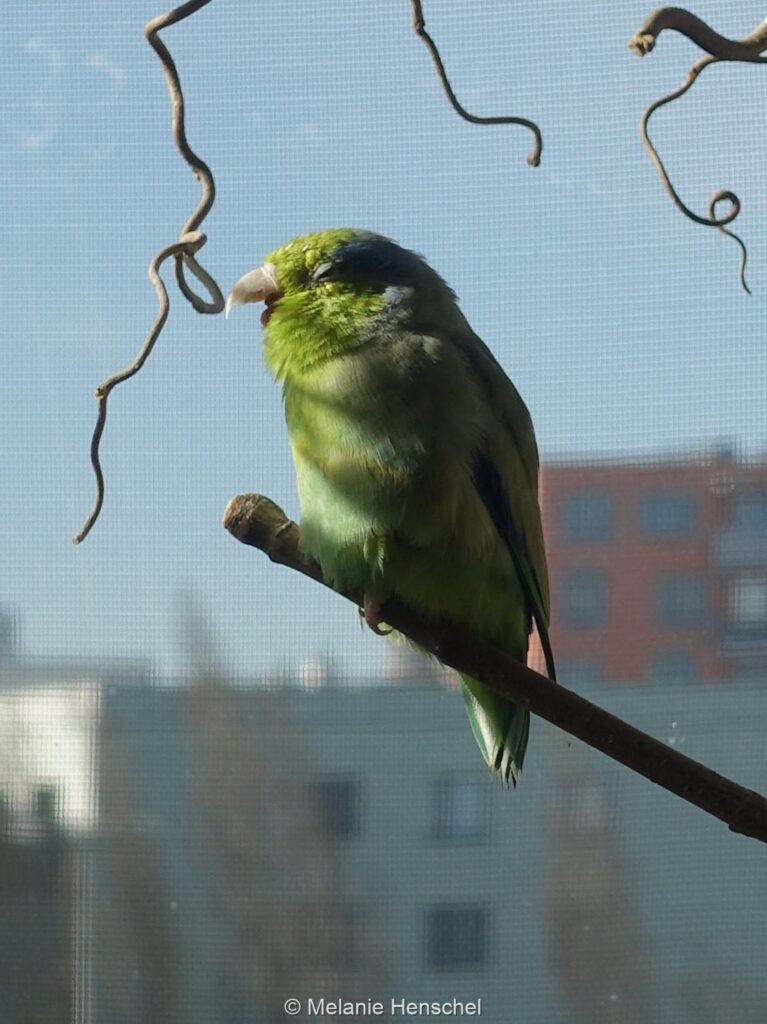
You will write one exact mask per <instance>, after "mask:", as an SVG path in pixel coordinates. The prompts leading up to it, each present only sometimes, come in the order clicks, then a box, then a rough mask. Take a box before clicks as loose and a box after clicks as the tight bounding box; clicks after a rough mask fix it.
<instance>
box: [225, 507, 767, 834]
mask: <svg viewBox="0 0 767 1024" xmlns="http://www.w3.org/2000/svg"><path fill="white" fill-rule="evenodd" d="M224 526H225V527H226V529H227V530H228V531H229V532H230V533H231V534H232V536H233V537H235V538H236V539H237V540H239V541H241V542H242V543H243V544H248V545H250V546H252V547H257V548H260V549H261V550H262V551H264V552H265V553H266V554H267V555H268V556H269V558H271V560H272V561H273V562H276V563H278V564H279V565H285V566H287V567H288V568H290V569H295V570H296V571H298V572H301V573H303V574H304V575H305V576H308V577H309V578H310V579H313V580H316V581H317V582H318V583H322V584H323V585H324V586H328V587H329V584H328V583H326V582H325V581H324V580H323V578H322V573H321V571H320V567H319V565H318V564H317V563H316V562H314V561H310V560H308V559H307V558H305V557H304V556H303V555H302V554H301V552H300V551H299V531H298V526H297V525H296V524H295V523H294V522H291V520H289V519H287V518H286V516H285V513H284V512H283V511H282V509H280V508H278V506H277V505H275V504H274V502H273V501H271V500H270V499H269V498H266V497H264V496H262V495H259V494H241V495H239V496H238V497H236V498H232V500H231V501H230V502H229V504H228V506H227V508H226V511H225V512H224ZM330 589H331V590H336V588H334V587H330ZM336 593H339V594H341V595H342V596H343V597H346V598H347V599H348V600H350V601H353V602H354V603H355V604H357V605H361V604H362V595H361V594H358V593H354V592H353V591H346V590H340V589H338V590H336ZM382 612H383V614H384V616H385V619H386V622H387V623H388V624H389V625H391V626H392V627H393V628H395V629H397V630H398V631H400V632H401V633H403V634H405V636H408V637H409V638H410V639H411V640H414V641H415V642H416V643H417V644H418V645H419V646H420V647H422V648H424V650H426V651H429V652H430V653H432V654H434V655H435V656H436V657H437V658H439V660H440V661H441V662H443V664H445V665H449V666H450V667H451V668H454V669H456V670H457V671H459V672H465V673H467V674H468V675H471V676H473V677H475V678H477V679H480V680H481V681H482V682H483V683H485V684H486V685H487V686H489V687H490V688H491V689H493V690H495V691H496V693H500V694H501V695H502V696H503V697H506V698H508V699H509V700H514V701H517V702H518V703H521V704H524V705H525V706H526V707H528V708H529V709H530V711H532V712H533V713H534V714H536V715H539V716H540V717H541V718H545V719H546V720H547V721H549V722H552V723H553V724H554V725H556V726H558V727H559V728H560V729H564V730H565V731H566V732H568V733H570V734H571V735H572V736H576V737H577V738H578V739H580V740H583V742H584V743H587V744H588V745H589V746H592V747H595V748H596V749H597V750H601V751H602V753H603V754H606V755H607V756H608V757H612V758H613V759H614V760H616V761H619V762H620V763H621V764H624V765H626V767H628V768H631V769H632V770H633V771H635V772H638V773H639V774H640V775H643V776H644V777H645V778H647V779H649V780H650V781H651V782H654V783H656V784H657V785H659V786H662V787H663V788H664V789H667V790H669V792H671V793H674V794H676V795H677V796H680V797H682V799H684V800H687V801H688V802H689V803H691V804H694V805H695V806H696V807H699V808H701V810H704V811H706V812H707V813H708V814H712V815H714V816H715V817H717V818H719V819H720V820H721V821H723V822H725V823H726V824H727V825H729V827H730V829H731V830H732V831H733V832H739V833H741V834H742V835H746V836H750V837H751V838H753V839H759V840H761V842H763V843H767V800H765V798H764V797H762V796H760V795H759V794H758V793H755V792H753V791H752V790H749V789H745V788H744V787H742V786H739V785H737V783H735V782H731V781H730V780H729V779H726V778H724V777H723V776H721V775H718V774H717V773H716V772H714V771H711V769H710V768H706V767H705V766H704V765H702V764H699V763H698V762H697V761H693V760H692V759H691V758H689V757H685V756H684V754H680V753H679V751H678V750H673V749H671V748H670V747H667V746H666V745H665V744H663V743H660V742H659V741H658V740H656V739H653V738H652V737H651V736H648V735H647V734H646V733H643V732H640V731H639V730H638V729H635V728H634V727H633V726H631V725H628V724H627V723H626V722H623V721H622V720H621V719H619V718H616V717H615V716H614V715H611V714H609V713H608V712H606V711H603V710H602V709H601V708H599V707H597V706H596V705H595V704H591V703H590V702H589V701H587V700H584V698H583V697H579V696H578V695H577V694H575V693H573V692H572V691H570V690H567V689H565V688H564V687H563V686H559V685H558V684H556V683H552V682H551V681H550V680H549V679H547V678H546V677H545V676H542V675H539V673H537V672H533V671H532V670H531V669H529V668H527V667H526V666H524V665H521V664H519V663H518V662H516V661H514V659H513V658H511V657H510V656H509V655H508V654H506V653H505V652H503V651H500V650H498V648H495V647H493V646H491V645H490V644H487V643H484V642H483V641H481V640H480V639H479V638H478V637H476V636H474V635H472V634H471V633H469V632H468V631H467V630H465V629H463V628H461V627H458V626H456V625H454V624H452V623H443V622H435V621H429V620H427V619H425V618H423V617H422V616H421V615H419V614H418V613H417V612H414V611H413V610H412V609H410V608H408V607H406V606H405V605H402V604H400V603H399V602H396V601H387V602H386V603H385V604H384V606H383V609H382Z"/></svg>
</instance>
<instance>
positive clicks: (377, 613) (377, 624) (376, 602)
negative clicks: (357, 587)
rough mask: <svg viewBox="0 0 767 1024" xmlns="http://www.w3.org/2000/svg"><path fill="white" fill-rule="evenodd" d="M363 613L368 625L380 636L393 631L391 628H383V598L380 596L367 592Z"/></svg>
mask: <svg viewBox="0 0 767 1024" xmlns="http://www.w3.org/2000/svg"><path fill="white" fill-rule="evenodd" d="M361 612H362V615H363V616H364V618H365V622H367V624H368V626H370V628H371V629H372V630H373V632H374V633H375V634H377V635H378V636H388V634H389V633H391V628H389V627H387V628H386V629H381V599H380V598H378V597H368V595H367V594H365V597H364V600H363V605H362V608H361Z"/></svg>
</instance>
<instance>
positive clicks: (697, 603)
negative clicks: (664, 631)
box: [655, 573, 707, 626]
mask: <svg viewBox="0 0 767 1024" xmlns="http://www.w3.org/2000/svg"><path fill="white" fill-rule="evenodd" d="M655 611H656V615H657V619H658V621H659V622H660V623H661V624H662V625H664V626H702V625H703V624H704V623H705V621H706V618H707V599H706V582H705V580H704V579H703V578H702V577H701V576H697V575H694V574H690V573H680V574H678V575H674V576H670V575H669V576H664V577H662V578H661V579H660V580H658V583H657V585H656V589H655Z"/></svg>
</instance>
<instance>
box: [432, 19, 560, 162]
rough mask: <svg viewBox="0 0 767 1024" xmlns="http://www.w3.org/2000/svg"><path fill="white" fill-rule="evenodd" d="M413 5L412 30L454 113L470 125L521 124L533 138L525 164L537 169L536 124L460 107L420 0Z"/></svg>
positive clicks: (540, 143) (538, 138) (538, 143)
mask: <svg viewBox="0 0 767 1024" xmlns="http://www.w3.org/2000/svg"><path fill="white" fill-rule="evenodd" d="M412 5H413V28H414V29H415V31H416V35H418V36H420V38H421V39H423V41H424V43H426V46H427V47H428V49H429V53H430V54H431V57H432V60H433V61H434V65H435V67H436V69H437V73H438V75H439V78H440V81H441V82H442V88H443V89H444V90H445V94H446V96H447V98H448V99H449V100H450V103H451V104H452V106H453V109H454V110H455V111H456V113H458V114H460V116H461V117H462V118H463V119H464V121H469V122H470V123H471V124H521V125H522V127H523V128H529V129H530V131H531V132H532V133H533V136H534V138H535V141H534V144H533V149H532V152H531V153H530V154H529V156H528V158H527V162H528V163H529V164H531V165H532V166H533V167H537V166H538V164H539V163H540V162H541V150H542V148H543V139H542V138H541V130H540V128H539V127H538V125H537V124H534V123H533V122H532V121H527V120H526V119H525V118H524V117H506V116H502V117H478V116H477V115H476V114H470V113H469V112H468V110H466V109H465V107H463V106H461V104H460V103H459V102H458V97H457V96H456V95H455V93H454V92H453V87H452V86H451V84H450V80H449V79H448V77H447V72H446V71H445V65H444V64H443V63H442V57H441V56H440V52H439V50H438V49H437V44H436V43H435V42H434V40H433V39H432V38H431V36H430V35H429V33H428V32H427V31H426V23H425V21H424V17H423V8H422V5H421V0H412Z"/></svg>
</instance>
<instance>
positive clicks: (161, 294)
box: [72, 0, 224, 544]
mask: <svg viewBox="0 0 767 1024" xmlns="http://www.w3.org/2000/svg"><path fill="white" fill-rule="evenodd" d="M208 3H210V0H188V2H187V3H185V4H181V6H179V7H176V8H175V9H174V10H171V11H167V12H166V13H165V14H161V15H159V16H158V17H156V18H153V19H152V20H151V21H149V22H147V24H146V26H145V27H144V35H145V36H146V39H147V41H148V43H149V44H150V46H151V47H152V48H153V49H154V51H155V53H156V54H157V56H158V57H159V58H160V61H161V62H162V67H163V71H164V72H165V79H166V81H167V83H168V92H169V93H170V100H171V106H172V108H173V122H172V131H173V141H174V142H175V144H176V147H177V149H178V151H179V152H180V153H181V156H182V157H183V158H184V160H186V162H187V163H188V164H189V166H190V167H191V168H192V170H193V171H194V173H195V174H196V175H197V178H198V180H199V182H200V184H201V186H202V197H201V198H200V202H199V204H198V206H197V209H196V210H195V211H194V213H193V214H192V216H191V217H190V218H189V220H188V221H187V222H186V224H185V225H184V226H183V228H182V229H181V237H180V238H179V241H178V242H174V243H173V244H172V245H169V246H166V248H164V249H162V250H161V251H160V252H158V253H157V254H156V255H155V256H154V257H153V259H152V261H151V263H150V264H149V279H150V281H151V282H152V284H153V285H154V288H155V291H156V292H157V299H158V302H159V308H158V311H157V316H156V318H155V321H154V323H153V324H152V327H151V330H150V331H149V334H148V335H147V337H146V340H145V341H144V344H143V346H142V348H141V351H140V352H139V354H138V356H137V357H136V359H135V360H134V362H132V363H131V365H130V366H128V367H126V368H125V369H124V370H121V371H120V372H119V373H115V374H112V376H111V377H107V379H106V380H105V381H102V383H101V384H99V386H98V387H97V388H96V401H97V402H98V416H97V418H96V426H95V428H94V431H93V438H92V440H91V466H92V467H93V476H94V478H95V481H96V498H95V501H94V503H93V508H92V509H91V511H90V513H89V515H88V518H87V519H86V520H85V523H84V524H83V526H82V528H81V529H80V532H79V533H77V534H76V535H75V536H74V537H73V538H72V539H73V540H74V542H75V544H79V543H80V542H81V541H83V540H85V538H86V537H87V536H88V533H89V532H90V530H91V528H92V526H93V524H94V523H95V522H96V520H97V519H98V517H99V513H100V512H101V506H102V505H103V504H104V474H103V471H102V469H101V461H100V459H99V445H100V444H101V435H102V434H103V432H104V426H105V424H106V418H107V399H108V397H109V392H110V391H111V390H112V388H114V387H115V386H116V385H117V384H120V383H122V381H124V380H127V379H128V378H129V377H132V376H133V375H134V374H135V373H138V371H139V370H140V369H141V367H142V366H143V365H144V363H145V362H146V360H147V357H148V356H149V353H150V352H151V351H152V348H153V347H154V343H155V342H156V341H157V338H158V337H159V334H160V331H161V330H162V329H163V326H164V325H165V321H166V320H167V318H168V310H169V308H170V302H169V299H168V292H167V290H166V288H165V285H164V284H163V281H162V279H161V277H160V267H161V266H162V264H163V263H164V262H165V260H166V259H168V258H169V257H171V256H172V257H173V258H174V260H175V263H176V281H177V282H178V286H179V288H180V289H181V292H182V294H183V295H184V296H185V297H186V298H187V299H188V300H189V302H190V303H191V304H192V306H193V307H194V308H195V309H196V310H197V312H198V313H221V312H222V311H223V309H224V297H223V295H222V294H221V290H220V288H219V287H218V285H217V284H216V282H215V280H214V279H213V278H212V277H211V275H210V274H209V273H208V272H207V270H205V269H204V267H201V266H200V264H199V263H198V262H197V260H196V258H195V254H196V253H197V252H199V250H200V249H201V248H202V247H203V245H205V242H206V237H205V235H204V234H203V233H202V232H201V231H199V230H198V229H199V227H200V225H201V224H202V222H203V220H205V218H206V217H207V215H208V213H209V211H210V208H211V207H212V206H213V202H214V200H215V198H216V186H215V182H214V180H213V175H212V173H211V171H210V168H209V167H208V166H207V164H205V163H204V162H203V161H202V160H201V159H200V158H199V157H198V156H197V155H196V153H194V151H193V150H192V148H191V147H190V145H189V143H188V141H187V138H186V131H185V128H184V94H183V92H182V90H181V82H180V80H179V77H178V71H177V70H176V65H175V63H174V61H173V58H172V57H171V55H170V53H169V51H168V48H167V47H166V46H165V44H164V43H163V42H162V41H161V39H160V38H159V36H158V34H157V33H158V32H159V31H160V30H161V29H163V28H166V27H167V26H169V25H175V24H176V22H178V21H182V20H183V19H184V18H187V17H189V15H190V14H194V13H195V12H196V11H199V10H200V8H202V7H205V5H206V4H208ZM187 267H188V269H189V270H190V271H191V272H192V273H193V274H194V276H195V277H196V278H197V279H198V281H200V282H201V283H202V284H203V285H204V286H205V288H206V289H207V292H208V295H209V297H210V299H209V300H206V299H203V298H200V296H199V295H197V294H196V293H195V292H194V291H193V290H192V289H191V287H190V286H189V284H188V282H187V280H186V278H185V276H184V270H185V268H187Z"/></svg>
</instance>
